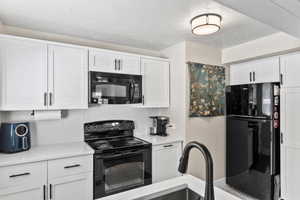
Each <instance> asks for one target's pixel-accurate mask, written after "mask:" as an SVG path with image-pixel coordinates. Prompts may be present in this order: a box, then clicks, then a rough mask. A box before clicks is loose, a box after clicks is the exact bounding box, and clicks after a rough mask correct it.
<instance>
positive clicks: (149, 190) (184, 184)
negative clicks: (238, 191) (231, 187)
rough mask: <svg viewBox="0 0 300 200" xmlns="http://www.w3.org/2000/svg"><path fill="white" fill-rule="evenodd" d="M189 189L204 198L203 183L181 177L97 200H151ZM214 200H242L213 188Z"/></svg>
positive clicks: (190, 177) (187, 177) (189, 176)
mask: <svg viewBox="0 0 300 200" xmlns="http://www.w3.org/2000/svg"><path fill="white" fill-rule="evenodd" d="M184 188H189V189H191V190H193V191H194V192H196V193H198V194H200V195H201V196H204V190H205V182H204V181H202V180H201V179H198V178H196V177H194V176H191V175H183V176H180V177H176V178H173V179H169V180H166V181H162V182H159V183H154V184H152V185H147V186H144V187H140V188H136V189H133V190H128V191H125V192H121V193H118V194H114V195H110V196H107V197H103V198H99V199H98V200H133V199H135V200H137V199H143V200H145V199H151V198H154V197H157V196H160V195H164V194H168V193H171V192H174V191H177V190H180V189H184ZM215 200H242V199H240V198H238V197H236V196H233V195H232V194H230V193H228V192H225V191H224V190H222V189H220V188H217V187H215Z"/></svg>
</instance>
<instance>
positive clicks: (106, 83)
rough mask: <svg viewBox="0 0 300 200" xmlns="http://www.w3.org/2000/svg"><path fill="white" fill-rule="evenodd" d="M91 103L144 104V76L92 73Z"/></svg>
mask: <svg viewBox="0 0 300 200" xmlns="http://www.w3.org/2000/svg"><path fill="white" fill-rule="evenodd" d="M89 103H90V104H93V105H95V104H138V103H142V76H141V75H129V74H114V73H103V72H96V71H90V73H89Z"/></svg>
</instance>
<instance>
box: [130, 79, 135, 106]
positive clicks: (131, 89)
mask: <svg viewBox="0 0 300 200" xmlns="http://www.w3.org/2000/svg"><path fill="white" fill-rule="evenodd" d="M133 87H134V84H133V81H130V82H129V101H130V103H132V102H133V93H134V89H133Z"/></svg>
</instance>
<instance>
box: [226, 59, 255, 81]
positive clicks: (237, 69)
mask: <svg viewBox="0 0 300 200" xmlns="http://www.w3.org/2000/svg"><path fill="white" fill-rule="evenodd" d="M250 82H252V68H251V67H250V66H249V65H248V63H239V64H233V65H230V85H242V84H247V83H250Z"/></svg>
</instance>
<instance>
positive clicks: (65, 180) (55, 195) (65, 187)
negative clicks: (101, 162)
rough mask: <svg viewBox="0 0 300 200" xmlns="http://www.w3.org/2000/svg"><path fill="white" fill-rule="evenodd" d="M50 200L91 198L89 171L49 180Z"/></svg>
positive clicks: (88, 199) (86, 199) (91, 184)
mask: <svg viewBox="0 0 300 200" xmlns="http://www.w3.org/2000/svg"><path fill="white" fill-rule="evenodd" d="M48 182H49V199H51V200H66V199H73V200H92V199H93V175H92V172H91V173H86V174H78V175H74V176H66V177H62V178H57V179H52V180H49V181H48Z"/></svg>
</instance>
